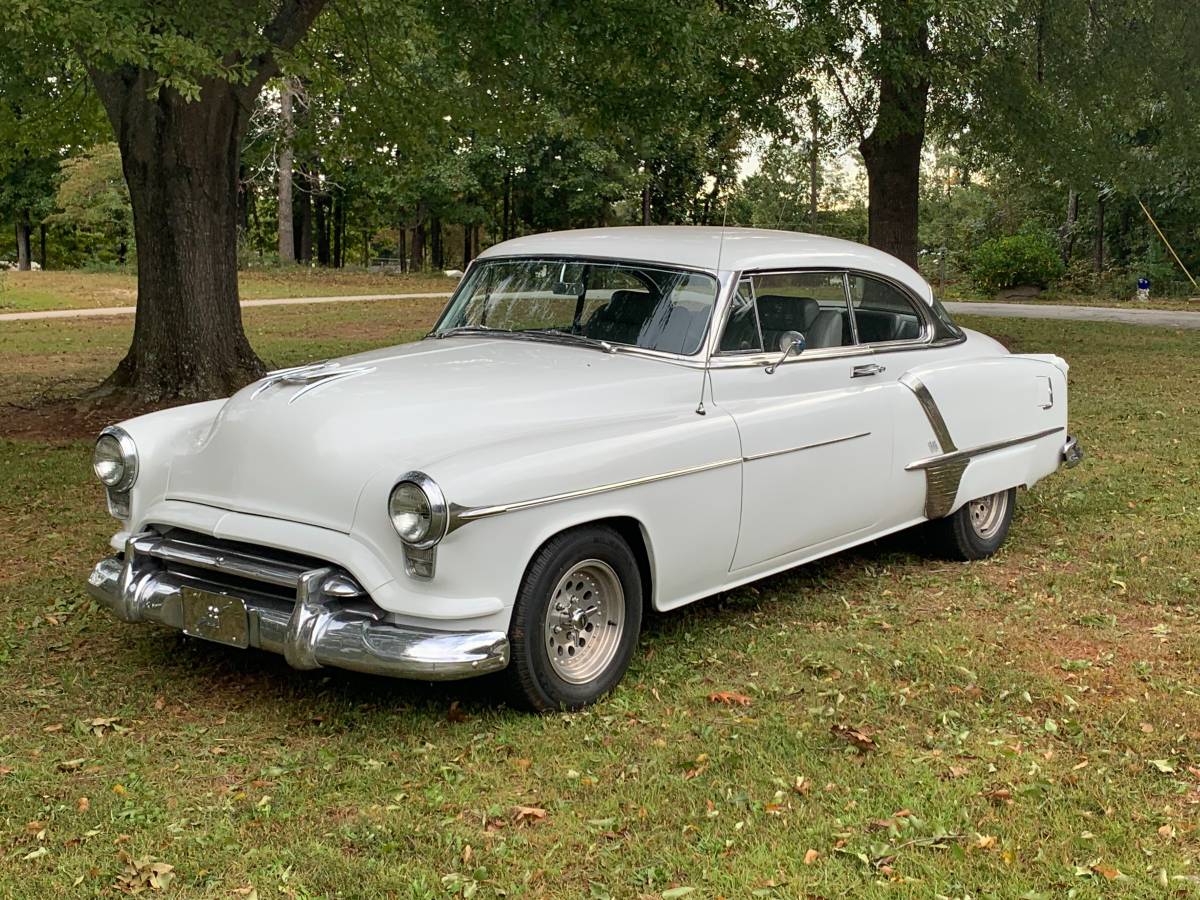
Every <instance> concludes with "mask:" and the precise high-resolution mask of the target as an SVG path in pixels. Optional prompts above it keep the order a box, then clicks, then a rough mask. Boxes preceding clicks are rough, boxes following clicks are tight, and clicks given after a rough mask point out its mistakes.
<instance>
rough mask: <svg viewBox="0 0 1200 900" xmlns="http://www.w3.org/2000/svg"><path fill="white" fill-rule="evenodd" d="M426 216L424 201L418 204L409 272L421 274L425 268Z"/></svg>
mask: <svg viewBox="0 0 1200 900" xmlns="http://www.w3.org/2000/svg"><path fill="white" fill-rule="evenodd" d="M425 216H426V207H425V203H424V201H422V202H420V203H418V204H417V223H416V224H415V225H414V226H413V239H412V265H410V266H409V271H412V272H420V271H421V270H422V269H424V268H425Z"/></svg>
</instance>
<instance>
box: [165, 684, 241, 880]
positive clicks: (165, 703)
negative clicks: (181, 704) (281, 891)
mask: <svg viewBox="0 0 1200 900" xmlns="http://www.w3.org/2000/svg"><path fill="white" fill-rule="evenodd" d="M166 705H167V699H166V698H165V697H164V696H163V695H162V694H159V695H158V696H157V697H155V698H154V708H155V709H159V710H161V709H162V708H163V707H164V706H166ZM250 890H254V888H251V889H250Z"/></svg>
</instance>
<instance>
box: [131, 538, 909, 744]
mask: <svg viewBox="0 0 1200 900" xmlns="http://www.w3.org/2000/svg"><path fill="white" fill-rule="evenodd" d="M923 549H924V548H923V539H922V536H921V532H920V529H909V530H907V531H904V532H900V533H898V534H894V535H889V536H887V537H884V538H881V539H879V540H876V541H872V542H870V543H868V544H864V545H862V546H861V547H857V548H854V549H852V550H848V551H845V552H844V553H839V554H835V555H833V556H830V557H826V558H824V559H820V560H816V561H814V562H811V563H808V564H806V565H803V566H798V567H796V568H793V569H788V570H786V571H784V572H781V573H779V574H777V575H772V576H769V577H767V578H763V579H760V580H758V581H755V582H751V583H750V584H748V585H744V586H742V587H739V588H736V589H733V590H730V591H723V592H720V593H717V594H714V595H712V596H710V597H706V598H704V599H701V600H699V601H698V602H696V603H693V604H690V605H688V606H686V607H683V608H681V609H678V610H673V611H670V612H665V613H657V612H652V613H651V614H650V615H648V616H646V617H645V618H644V619H643V623H642V636H641V640H640V644H639V650H638V654H637V655H635V657H634V661H633V665H632V669H631V672H630V676H631V678H629V679H627V684H628V683H631V682H632V680H633V679H636V678H637V676H638V675H639V674H641V673H642V672H643V670H644V669H645V667H646V666H647V665H648V663H646V662H645V660H646V659H647V658H648V657H649V656H652V655H661V654H668V655H669V654H672V653H679V652H683V650H684V646H683V645H684V644H685V642H687V643H691V645H692V650H693V651H694V644H695V642H696V641H701V642H702V641H703V640H704V633H705V631H706V630H708V631H710V632H711V634H712V639H713V643H714V645H715V644H716V643H717V642H718V641H720V640H721V639H722V637H721V633H723V632H728V631H729V630H730V629H733V630H736V629H738V628H742V627H744V628H746V629H747V631H749V629H750V626H751V624H752V623H753V622H754V620H755V619H756V618H761V616H762V615H763V613H764V612H766V613H767V614H768V615H770V614H773V613H774V612H776V611H778V612H779V614H780V615H787V616H788V617H790V618H795V617H802V618H807V619H810V620H812V621H813V622H818V621H831V620H838V619H841V618H842V617H844V616H845V615H846V610H845V607H844V604H842V603H841V602H838V601H836V600H835V599H834V598H836V597H838V596H841V595H844V594H850V593H858V594H861V593H862V592H864V591H868V592H869V591H871V590H872V589H873V587H874V585H875V584H876V583H877V581H878V577H879V576H878V575H877V574H875V573H877V572H879V571H880V570H882V569H884V568H887V567H894V566H910V565H919V564H921V563H922V562H924V561H925V560H926V559H927V556H926V555H925V554H924V553H923ZM784 605H786V609H785V606H784ZM130 643H132V644H136V647H130V646H129V644H126V645H125V647H124V648H123V650H122V652H123V653H124V654H127V655H128V656H129V657H131V658H133V659H135V660H136V662H137V663H138V664H139V670H140V672H141V673H142V674H145V673H147V672H149V673H152V674H151V675H150V676H149V680H150V681H151V682H158V683H159V687H158V689H159V690H162V691H168V692H169V693H170V694H171V695H173V696H172V697H171V699H172V700H173V701H174V702H180V703H184V704H186V705H188V706H189V707H190V708H191V709H193V711H195V712H200V710H202V709H204V708H206V707H211V708H212V712H213V714H214V715H215V714H218V713H219V714H224V713H225V712H228V711H230V710H236V711H240V712H247V711H252V710H253V709H255V708H256V707H257V708H260V709H261V708H264V707H266V708H269V709H271V710H272V711H273V712H274V713H276V714H280V715H282V716H283V717H284V718H288V719H300V720H306V721H309V722H312V721H318V722H323V723H325V724H327V725H330V724H332V723H334V722H339V721H340V722H342V725H343V727H347V728H349V727H353V722H354V721H355V720H356V719H361V717H362V716H363V715H364V714H368V715H370V717H371V718H372V719H373V718H374V715H373V714H375V713H380V714H384V715H391V716H400V715H403V716H405V717H415V718H416V719H419V720H422V721H427V722H429V721H445V720H446V719H447V718H448V717H449V718H450V719H451V720H452V721H453V720H456V719H457V718H459V717H461V716H470V717H472V718H474V717H477V716H480V715H491V714H496V715H504V714H510V715H511V714H518V715H519V714H522V713H520V711H516V710H513V709H512V708H511V707H510V706H509V705H508V702H507V698H506V694H505V690H504V684H503V677H504V674H503V673H498V674H493V675H485V676H481V677H478V678H469V679H464V680H461V681H445V682H423V681H410V680H405V679H392V678H385V677H382V676H377V675H365V674H361V673H357V672H351V671H347V670H343V669H315V670H309V671H298V670H296V669H293V668H291V667H290V666H289V665H288V664H287V663H286V662H285V661H284V660H283V658H282V657H281V656H278V655H276V654H273V653H269V652H266V651H262V650H257V649H251V650H238V649H235V648H231V647H224V646H221V645H220V644H213V643H209V642H206V641H202V640H198V639H194V638H189V637H186V636H184V635H183V634H180V633H171V632H167V631H162V630H159V629H153V630H146V631H143V632H142V633H141V634H140V635H139V636H138V637H137V638H135V639H132V640H130ZM151 689H154V688H153V687H151ZM602 702H603V701H602ZM202 715H203V714H202Z"/></svg>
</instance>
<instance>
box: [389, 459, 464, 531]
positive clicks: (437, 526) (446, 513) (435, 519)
mask: <svg viewBox="0 0 1200 900" xmlns="http://www.w3.org/2000/svg"><path fill="white" fill-rule="evenodd" d="M405 486H411V487H415V488H416V489H417V490H418V491H420V492H421V494H423V495H424V498H425V503H426V505H427V506H428V507H429V525H428V527H427V528H426V529H425V530H424V531H423V532H421V533H420V534H419V535H414V534H413V533H412V532H411V531H410V532H409V533H408V536H406V535H405V532H404V531H402V530H401V528H400V526H399V525H397V524H396V513H395V509H394V503H393V502H394V500H395V498H396V495H397V494H396V492H397V491H398V490H400V489H401V488H402V487H405ZM387 515H388V521H389V522H391V523H392V529H393V530H394V531H395V532H396V534H397V535H399V537H400V540H401V541H403V542H404V544H405V545H406V546H409V547H413V548H414V549H417V550H428V549H429V548H430V547H434V546H436V545H437V544H438V543H439V542H440V541H441V540H442V538H444V537H445V536H446V532H447V530H448V528H449V527H450V509H449V505H448V504H447V503H446V495H445V494H443V493H442V489H441V488H440V487H439V486H438V483H437V482H436V481H434V480H433V479H432V478H430V477H429V476H428V475H426V474H425V473H424V472H405V473H404V474H403V475H401V476H400V478H398V479H397V480H396V483H395V484H394V485H393V486H392V489H391V491H389V492H388V499H387Z"/></svg>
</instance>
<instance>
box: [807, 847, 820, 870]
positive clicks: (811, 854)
mask: <svg viewBox="0 0 1200 900" xmlns="http://www.w3.org/2000/svg"><path fill="white" fill-rule="evenodd" d="M820 855H821V854H820V853H818V852H817V851H816V850H807V851H805V853H804V864H805V865H806V866H811V865H812V864H813V863H815V862H816V861H817V857H818V856H820Z"/></svg>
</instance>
